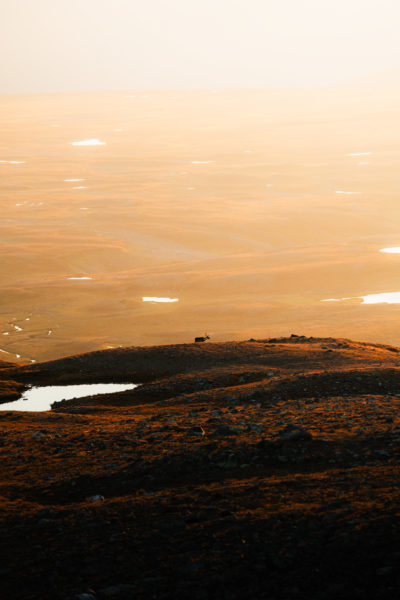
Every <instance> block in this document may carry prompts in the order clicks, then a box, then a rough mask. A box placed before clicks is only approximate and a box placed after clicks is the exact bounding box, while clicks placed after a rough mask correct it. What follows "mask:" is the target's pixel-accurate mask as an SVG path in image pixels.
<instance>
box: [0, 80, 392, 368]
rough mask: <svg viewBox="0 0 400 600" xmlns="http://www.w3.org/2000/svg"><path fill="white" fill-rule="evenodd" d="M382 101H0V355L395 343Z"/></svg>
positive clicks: (258, 97)
mask: <svg viewBox="0 0 400 600" xmlns="http://www.w3.org/2000/svg"><path fill="white" fill-rule="evenodd" d="M399 95H400V94H399V93H398V91H392V92H390V93H389V92H387V93H385V94H384V93H383V92H380V91H376V90H373V89H363V90H360V89H355V88H354V89H349V88H348V89H345V90H340V89H333V88H329V89H328V88H327V89H321V90H317V91H315V90H313V91H311V90H297V91H296V90H295V91H290V90H277V91H267V90H246V91H234V90H208V91H206V90H203V91H163V92H157V91H149V92H112V93H109V92H107V93H106V92H104V93H103V92H96V93H80V94H53V95H35V96H30V95H19V96H11V95H10V96H6V95H3V96H2V97H1V100H0V106H1V111H0V120H1V121H0V122H1V137H0V161H1V162H0V181H1V196H0V207H1V229H0V264H1V270H0V276H1V289H2V293H1V297H0V348H1V356H0V358H2V359H4V360H12V361H18V360H19V361H21V362H29V361H30V360H38V361H39V360H45V359H51V358H57V357H60V356H64V355H71V354H75V353H78V352H84V351H90V350H95V349H100V348H108V347H118V346H131V345H153V344H164V343H165V344H167V343H181V342H192V341H193V338H194V336H196V335H204V334H205V333H208V335H209V336H210V337H211V340H212V341H222V340H235V339H248V338H251V337H254V338H257V337H263V338H265V337H267V336H278V335H286V334H288V333H291V332H294V333H301V334H304V335H308V336H310V335H311V336H312V335H315V336H316V335H318V336H329V335H333V336H336V337H341V336H346V337H351V338H355V339H363V340H366V341H376V342H384V343H389V344H396V345H400V305H399V304H397V303H396V301H398V297H397V296H395V295H394V296H393V293H396V292H399V295H400V277H399V275H400V255H398V254H397V253H396V252H382V249H385V248H397V247H398V246H400V227H399V223H400V202H399V193H400V189H399V188H400V186H399V167H400V139H399V136H398V131H399V125H400V108H399V106H400V103H399ZM86 140H97V142H92V145H74V144H73V143H74V142H84V141H86ZM93 144H95V145H93ZM375 294H389V296H386V295H382V296H370V295H375ZM146 297H151V298H169V299H174V300H175V301H174V302H158V301H152V302H147V301H144V300H143V298H146ZM328 299H330V301H328V302H327V301H325V300H328ZM332 299H334V300H335V301H333V300H332ZM388 299H389V301H390V303H388V302H387V300H388ZM393 299H394V302H395V303H392V302H393Z"/></svg>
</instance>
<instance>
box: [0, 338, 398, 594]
mask: <svg viewBox="0 0 400 600" xmlns="http://www.w3.org/2000/svg"><path fill="white" fill-rule="evenodd" d="M399 365H400V349H399V348H395V347H391V346H382V345H379V344H369V343H359V342H353V341H351V340H348V339H333V338H325V339H321V338H307V337H304V336H295V335H292V336H290V337H286V338H269V339H263V340H254V341H247V342H232V343H226V344H224V343H218V344H215V343H214V344H177V345H173V346H155V347H145V348H140V347H133V348H128V349H120V350H118V349H116V350H106V351H101V352H95V353H90V354H83V355H79V356H71V357H69V358H65V359H62V360H58V361H50V362H46V363H43V364H37V365H28V366H26V367H19V368H18V367H17V368H16V367H15V366H12V365H7V364H2V365H0V366H2V368H1V369H0V379H1V382H2V384H4V385H6V384H7V382H10V381H11V383H9V385H10V386H11V387H12V386H13V385H14V386H15V385H20V386H25V385H27V384H28V383H31V384H32V383H34V384H35V385H38V384H47V385H49V384H50V383H53V384H56V383H58V384H60V383H80V382H93V381H103V382H104V381H110V380H114V381H135V382H145V383H143V385H141V386H139V387H138V388H136V389H135V390H133V391H126V392H122V393H118V394H112V395H107V396H94V397H87V398H82V399H79V400H71V401H69V402H64V403H63V402H61V403H60V404H57V405H56V406H55V407H54V408H53V410H52V411H49V412H42V413H29V412H25V413H23V412H14V411H9V410H7V411H3V412H0V458H1V460H0V496H1V505H0V527H1V536H0V552H1V556H2V563H1V583H0V590H1V595H2V597H4V598H7V599H9V600H36V599H39V598H40V599H41V600H50V599H51V600H107V599H114V600H133V599H135V600H136V599H137V600H148V598H159V599H160V600H168V599H170V598H176V599H178V600H186V599H187V598H194V599H196V600H197V599H198V600H208V599H215V600H221V599H224V600H225V599H226V600H228V599H229V600H243V599H246V600H247V599H249V600H250V599H256V600H258V599H260V600H261V599H267V598H274V599H275V598H276V599H279V600H288V599H292V598H293V599H297V600H337V598H343V599H345V598H346V599H347V598H352V599H353V598H356V599H360V600H361V599H363V600H364V599H366V600H376V599H378V600H380V599H385V600H392V599H393V598H396V597H397V594H398V589H399V585H400V580H399V570H398V562H399V551H398V539H399V533H400V520H399V519H400V514H399V482H398V472H399V459H400V453H399V442H400V421H399V409H400V371H399ZM12 381H14V382H15V384H13V383H12ZM5 399H6V398H5V397H4V398H3V401H4V400H5ZM85 594H86V596H85Z"/></svg>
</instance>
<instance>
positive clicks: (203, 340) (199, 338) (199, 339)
mask: <svg viewBox="0 0 400 600" xmlns="http://www.w3.org/2000/svg"><path fill="white" fill-rule="evenodd" d="M209 339H210V336H209V335H207V334H206V335H205V336H204V337H196V338H194V341H195V342H205V341H206V340H209Z"/></svg>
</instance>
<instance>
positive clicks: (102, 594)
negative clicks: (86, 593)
mask: <svg viewBox="0 0 400 600" xmlns="http://www.w3.org/2000/svg"><path fill="white" fill-rule="evenodd" d="M135 590H136V586H135V585H132V584H130V583H120V584H118V585H111V586H110V587H107V588H104V589H102V590H99V591H98V594H97V595H98V597H99V599H100V600H114V598H115V599H117V598H118V600H125V599H126V600H134V596H133V594H134V592H135Z"/></svg>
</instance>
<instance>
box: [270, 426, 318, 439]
mask: <svg viewBox="0 0 400 600" xmlns="http://www.w3.org/2000/svg"><path fill="white" fill-rule="evenodd" d="M278 435H279V438H280V439H281V440H282V441H295V440H312V434H311V433H310V432H309V431H307V430H306V429H304V427H301V425H287V427H285V428H284V429H281V431H278Z"/></svg>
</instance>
